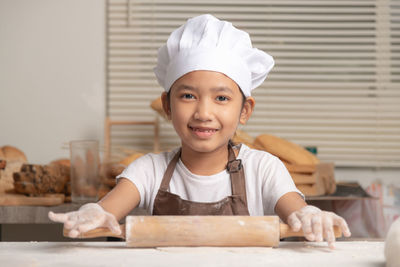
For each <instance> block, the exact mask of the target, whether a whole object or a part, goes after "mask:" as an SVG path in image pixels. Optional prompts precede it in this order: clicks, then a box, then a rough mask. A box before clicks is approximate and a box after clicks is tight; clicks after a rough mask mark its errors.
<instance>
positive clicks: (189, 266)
mask: <svg viewBox="0 0 400 267" xmlns="http://www.w3.org/2000/svg"><path fill="white" fill-rule="evenodd" d="M383 248H384V243H383V242H369V241H351V242H337V243H336V249H335V250H330V249H328V248H327V247H326V243H311V242H281V243H280V245H279V248H264V247H242V248H227V247H164V248H149V249H135V248H128V247H125V242H0V266H2V267H6V266H7V267H8V266H11V267H19V266H24V267H26V266H35V267H36V266H38V267H39V266H56V267H63V266H68V267H72V266H107V267H111V266H112V267H114V266H131V267H133V266H146V267H152V266H171V267H180V266H185V267H195V266H208V267H209V266H229V267H232V266H246V267H247V266H249V267H254V266H265V267H269V266H296V267H302V266H322V267H328V266H335V267H338V266H339V267H344V266H352V267H355V266H363V267H365V266H379V267H384V265H385V260H384V255H383Z"/></svg>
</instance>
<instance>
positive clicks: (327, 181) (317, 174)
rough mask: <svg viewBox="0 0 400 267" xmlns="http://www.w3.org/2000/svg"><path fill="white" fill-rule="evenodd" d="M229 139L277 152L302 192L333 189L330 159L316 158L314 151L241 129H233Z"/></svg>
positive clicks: (319, 192) (320, 192)
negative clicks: (254, 136) (324, 160)
mask: <svg viewBox="0 0 400 267" xmlns="http://www.w3.org/2000/svg"><path fill="white" fill-rule="evenodd" d="M233 142H234V143H244V144H246V145H247V146H249V147H251V148H254V149H258V150H263V151H267V152H269V153H271V154H273V155H275V156H277V157H278V158H279V159H280V160H281V161H282V162H283V163H284V164H285V166H286V168H287V169H288V171H289V173H290V175H291V176H292V179H293V181H294V183H295V184H296V187H297V188H298V189H299V190H300V191H301V192H302V193H303V194H304V195H306V196H320V195H328V194H333V193H334V192H335V191H336V182H335V176H334V163H331V162H320V161H319V159H318V158H317V157H316V155H314V154H313V153H311V152H310V151H308V150H307V149H305V148H303V147H302V146H300V145H298V144H295V143H293V142H290V141H288V140H286V139H284V138H280V137H278V136H274V135H270V134H262V135H259V136H257V137H256V138H253V137H251V136H250V135H249V134H247V133H246V132H244V131H241V130H237V131H236V133H235V136H234V138H233Z"/></svg>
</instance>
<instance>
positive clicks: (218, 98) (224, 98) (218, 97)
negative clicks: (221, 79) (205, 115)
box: [216, 95, 228, 101]
mask: <svg viewBox="0 0 400 267" xmlns="http://www.w3.org/2000/svg"><path fill="white" fill-rule="evenodd" d="M216 99H217V100H218V101H227V100H228V98H227V97H226V96H222V95H221V96H217V98H216Z"/></svg>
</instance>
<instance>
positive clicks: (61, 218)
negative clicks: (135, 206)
mask: <svg viewBox="0 0 400 267" xmlns="http://www.w3.org/2000/svg"><path fill="white" fill-rule="evenodd" d="M48 216H49V218H50V220H52V221H54V222H60V223H63V224H64V228H66V229H68V230H70V231H69V234H68V236H69V237H71V238H75V237H78V236H79V235H80V234H82V233H85V232H87V231H90V230H93V229H95V228H98V227H106V228H108V229H110V230H111V231H112V232H113V233H115V234H117V235H119V234H121V228H120V227H119V224H118V221H117V219H116V218H115V216H114V215H113V214H111V213H109V212H107V211H105V210H104V209H103V208H102V207H101V206H100V205H99V204H97V203H88V204H85V205H83V206H82V207H80V209H79V210H77V211H72V212H68V213H54V212H52V211H50V212H49V215H48Z"/></svg>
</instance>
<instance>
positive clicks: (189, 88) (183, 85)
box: [176, 84, 196, 91]
mask: <svg viewBox="0 0 400 267" xmlns="http://www.w3.org/2000/svg"><path fill="white" fill-rule="evenodd" d="M176 89H177V90H192V91H194V90H196V88H195V87H193V86H190V85H186V84H181V85H179V86H178V88H176Z"/></svg>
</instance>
